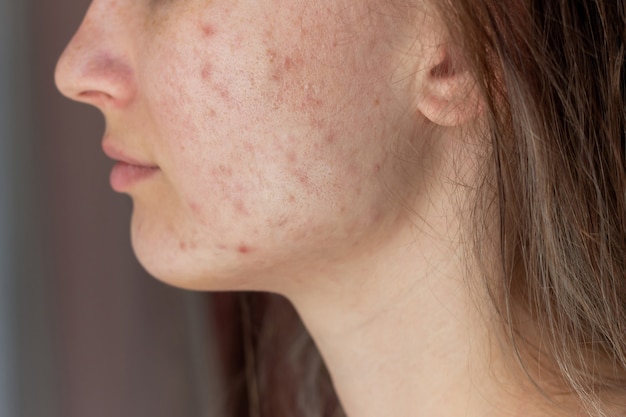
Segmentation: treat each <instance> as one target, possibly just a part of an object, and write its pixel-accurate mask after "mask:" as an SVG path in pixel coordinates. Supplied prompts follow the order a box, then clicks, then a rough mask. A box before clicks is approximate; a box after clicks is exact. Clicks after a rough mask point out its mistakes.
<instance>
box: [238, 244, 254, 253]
mask: <svg viewBox="0 0 626 417" xmlns="http://www.w3.org/2000/svg"><path fill="white" fill-rule="evenodd" d="M237 251H238V252H239V253H241V254H244V255H245V254H247V253H250V252H251V251H252V249H250V247H249V246H246V245H240V246H239V247H238V248H237Z"/></svg>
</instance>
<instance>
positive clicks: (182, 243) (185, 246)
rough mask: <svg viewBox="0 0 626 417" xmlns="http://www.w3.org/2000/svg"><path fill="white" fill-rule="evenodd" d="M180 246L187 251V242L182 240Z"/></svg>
mask: <svg viewBox="0 0 626 417" xmlns="http://www.w3.org/2000/svg"><path fill="white" fill-rule="evenodd" d="M178 247H179V248H180V250H182V251H186V250H187V244H186V243H185V242H180V243H179V244H178Z"/></svg>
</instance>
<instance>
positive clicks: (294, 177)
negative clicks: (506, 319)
mask: <svg viewBox="0 0 626 417" xmlns="http://www.w3.org/2000/svg"><path fill="white" fill-rule="evenodd" d="M448 50H449V49H448V48H447V46H446V40H445V28H444V27H443V25H442V24H441V22H439V20H438V19H436V17H434V15H433V14H432V13H430V12H429V8H428V5H427V4H425V3H421V2H419V1H416V2H415V3H414V4H412V7H409V8H406V9H403V8H401V7H399V6H396V5H393V6H392V5H391V3H390V2H388V1H376V0H355V1H341V0H320V1H317V2H314V3H311V2H310V1H308V0H256V1H245V2H244V1H237V0H236V1H231V0H228V1H227V0H212V1H206V0H188V1H184V2H183V1H176V0H170V1H148V0H139V1H137V0H96V1H94V2H93V3H92V5H91V8H90V9H89V11H88V13H87V16H86V18H85V21H84V22H83V24H82V26H81V27H80V29H79V31H78V32H77V34H76V36H75V37H74V38H73V40H72V41H71V43H70V45H69V46H68V49H67V50H66V51H65V53H64V55H63V56H62V57H61V60H60V61H59V65H58V68H57V74H56V79H57V84H58V86H59V88H60V90H61V91H62V92H63V93H64V94H65V95H67V96H68V97H70V98H72V99H74V100H78V101H82V102H86V103H88V104H91V105H94V106H96V107H98V108H99V109H100V110H101V111H102V112H103V114H104V115H105V118H106V125H107V128H106V132H105V135H104V141H103V143H104V148H105V150H107V152H109V153H115V154H120V153H121V154H124V155H125V156H126V157H130V158H132V159H133V160H136V161H141V163H142V164H145V165H150V166H155V167H158V170H157V171H156V173H155V174H154V175H152V176H150V177H149V178H147V179H145V180H143V181H140V182H137V183H136V184H134V185H132V186H130V187H129V188H128V189H127V190H125V192H127V193H129V194H130V196H131V197H132V199H133V202H134V210H133V220H132V239H133V247H134V249H135V251H136V253H137V255H138V258H139V259H140V261H141V262H142V264H143V265H144V266H145V267H146V269H147V270H148V271H150V272H151V273H152V274H153V275H154V276H156V277H157V278H159V279H161V280H163V281H165V282H167V283H169V284H172V285H175V286H180V287H185V288H192V289H203V290H237V289H247V290H264V291H274V292H279V293H281V294H283V295H285V296H287V297H288V298H289V299H290V300H291V301H292V302H293V303H294V305H295V306H296V308H297V309H298V311H299V313H300V314H301V316H302V318H303V320H304V322H305V324H306V325H307V327H308V328H309V330H310V332H311V334H312V335H313V337H314V339H315V340H316V342H317V344H318V346H319V348H320V351H321V352H322V355H323V357H324V359H325V361H326V362H327V364H328V366H329V369H330V372H331V375H332V377H333V381H334V384H335V387H336V389H337V391H338V393H339V396H340V398H341V400H342V403H343V405H344V407H345V409H346V411H347V413H348V415H349V416H351V417H369V416H372V417H374V416H377V417H379V416H382V415H395V416H422V415H423V416H429V417H430V416H438V415H446V416H468V417H472V416H485V415H489V416H497V415H502V416H505V415H506V416H522V415H523V416H525V417H528V416H547V415H556V414H553V413H548V412H547V411H545V409H544V407H543V406H540V405H537V404H543V402H542V401H541V400H537V401H535V400H536V398H534V397H533V395H532V394H529V391H528V390H525V389H521V388H520V387H519V385H518V384H515V383H513V382H512V381H513V380H514V379H515V378H516V377H517V376H518V375H514V373H511V372H509V371H507V369H508V368H507V367H508V366H509V365H510V364H509V363H508V362H507V361H506V360H505V359H503V358H502V357H501V356H500V355H499V354H498V352H499V350H498V348H497V343H496V345H494V342H493V338H492V337H491V335H492V334H493V333H494V330H493V329H492V328H491V324H490V323H492V322H493V321H494V315H493V312H491V311H490V310H489V308H488V307H484V306H485V305H489V303H488V301H487V300H488V296H487V294H486V293H484V291H483V290H482V288H483V287H482V286H480V288H478V286H474V287H472V286H469V285H467V283H468V282H480V276H479V275H480V274H479V273H478V271H477V270H476V269H475V268H473V265H472V264H471V262H469V261H468V259H467V257H466V256H465V253H466V251H467V248H466V247H465V241H464V240H463V236H464V233H465V232H466V221H467V218H465V217H464V215H463V208H464V207H467V202H468V201H470V198H471V197H472V190H473V188H474V187H472V184H476V183H477V181H478V180H477V178H478V177H477V175H478V173H477V172H476V169H475V167H476V166H477V165H478V164H477V163H476V161H477V160H478V158H479V155H480V154H481V153H482V152H481V151H482V149H481V147H480V146H479V145H478V143H479V141H477V140H476V138H473V137H472V135H469V134H467V132H471V131H472V129H471V128H472V127H476V126H477V125H480V121H481V119H480V116H481V106H480V100H479V99H478V98H477V97H476V95H475V94H474V93H473V89H472V88H471V81H472V79H471V76H469V75H468V73H467V72H465V71H463V70H462V68H461V67H460V66H459V65H455V63H451V62H450V61H449V60H450V59H453V58H454V55H452V54H449V53H448V52H447V51H448ZM445 68H454V72H453V73H446V71H445V70H442V69H445ZM112 150H113V151H112ZM484 251H485V252H487V251H488V248H484ZM530 400H532V401H530Z"/></svg>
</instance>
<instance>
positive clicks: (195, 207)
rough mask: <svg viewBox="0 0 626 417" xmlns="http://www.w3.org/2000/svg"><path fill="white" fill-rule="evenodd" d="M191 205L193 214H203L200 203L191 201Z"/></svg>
mask: <svg viewBox="0 0 626 417" xmlns="http://www.w3.org/2000/svg"><path fill="white" fill-rule="evenodd" d="M189 206H190V207H191V211H192V213H193V214H195V215H196V216H199V215H200V214H201V209H200V205H199V204H198V203H194V202H191V203H190V204H189Z"/></svg>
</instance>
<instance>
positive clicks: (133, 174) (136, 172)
mask: <svg viewBox="0 0 626 417" xmlns="http://www.w3.org/2000/svg"><path fill="white" fill-rule="evenodd" d="M157 172H159V168H156V167H146V166H140V165H130V164H127V163H125V162H118V163H116V164H115V166H113V170H112V171H111V178H110V180H111V187H112V188H113V190H115V191H117V192H125V191H127V190H128V189H130V188H131V187H132V186H134V185H136V184H138V183H139V182H141V181H144V180H147V179H148V178H150V177H152V176H153V175H155V174H156V173H157Z"/></svg>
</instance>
